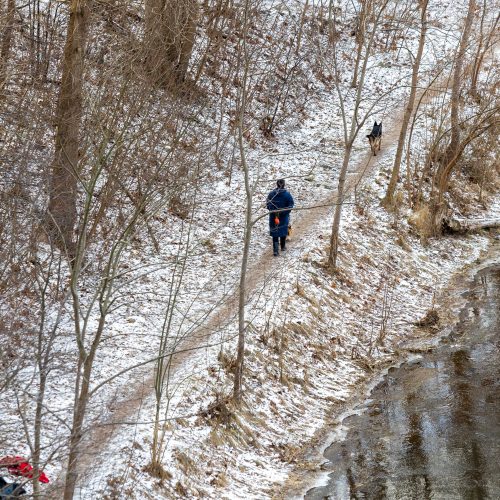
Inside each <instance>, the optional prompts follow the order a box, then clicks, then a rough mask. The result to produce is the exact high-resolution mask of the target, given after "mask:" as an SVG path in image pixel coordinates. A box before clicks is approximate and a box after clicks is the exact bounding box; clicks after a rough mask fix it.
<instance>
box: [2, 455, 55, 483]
mask: <svg viewBox="0 0 500 500" xmlns="http://www.w3.org/2000/svg"><path fill="white" fill-rule="evenodd" d="M0 467H7V470H8V471H9V472H10V473H11V474H12V475H13V476H23V477H27V478H29V479H32V478H33V467H32V466H31V465H30V463H29V462H28V461H27V460H26V459H25V458H23V457H17V456H16V457H3V458H0ZM38 480H39V481H40V482H41V483H48V482H49V478H48V477H47V476H46V475H45V474H44V473H43V472H42V471H40V477H39V478H38Z"/></svg>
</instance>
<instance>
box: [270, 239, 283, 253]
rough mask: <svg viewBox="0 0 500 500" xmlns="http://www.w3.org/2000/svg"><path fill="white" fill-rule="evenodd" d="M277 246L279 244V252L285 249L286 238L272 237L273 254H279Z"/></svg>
mask: <svg viewBox="0 0 500 500" xmlns="http://www.w3.org/2000/svg"><path fill="white" fill-rule="evenodd" d="M279 244H281V250H284V249H285V246H286V236H281V237H279V236H273V252H274V253H275V254H276V253H279Z"/></svg>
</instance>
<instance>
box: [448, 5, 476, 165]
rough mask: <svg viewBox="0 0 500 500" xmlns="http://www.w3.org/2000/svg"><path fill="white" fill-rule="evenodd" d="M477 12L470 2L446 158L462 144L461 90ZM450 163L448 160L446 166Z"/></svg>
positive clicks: (457, 63) (456, 74)
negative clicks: (466, 55)
mask: <svg viewBox="0 0 500 500" xmlns="http://www.w3.org/2000/svg"><path fill="white" fill-rule="evenodd" d="M475 10H476V1H475V0H469V7H468V10H467V17H466V18H465V24H464V29H463V32H462V37H461V38H460V45H459V48H458V53H457V58H456V60H455V69H454V73H453V84H452V88H451V113H450V121H451V137H450V143H449V145H448V148H447V150H446V155H445V156H446V158H448V159H450V158H453V157H454V156H455V154H456V151H457V149H458V146H459V144H460V123H459V117H458V114H459V110H460V88H461V83H462V80H463V67H464V62H465V53H466V50H467V47H468V45H469V38H470V33H471V30H472V21H473V19H474V13H475ZM447 163H449V162H448V161H447V160H446V161H444V164H447Z"/></svg>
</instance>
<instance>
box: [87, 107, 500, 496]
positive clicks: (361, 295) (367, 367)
mask: <svg viewBox="0 0 500 500" xmlns="http://www.w3.org/2000/svg"><path fill="white" fill-rule="evenodd" d="M393 116H394V113H393ZM399 125H400V116H399V115H397V114H396V116H394V118H393V120H392V121H391V122H389V121H387V122H386V131H387V132H386V134H385V135H384V141H383V148H382V151H381V153H380V154H379V155H378V156H377V157H373V156H372V155H371V153H370V152H369V151H368V148H366V150H365V151H360V153H359V154H358V156H357V159H356V161H355V162H352V164H351V166H350V169H349V172H350V176H349V180H348V188H347V193H348V200H350V201H351V202H353V201H354V186H356V191H357V196H359V197H360V198H361V199H362V201H358V202H357V203H356V204H354V203H353V204H352V205H350V204H349V201H348V202H347V204H346V215H345V217H346V224H345V225H346V226H347V227H346V228H345V229H344V230H343V232H342V247H343V248H345V250H344V252H346V253H345V254H344V253H343V252H342V254H341V255H342V257H341V262H342V264H341V266H340V272H339V273H338V274H336V275H330V274H329V271H328V270H327V269H326V268H325V267H324V263H325V262H326V253H325V252H326V250H327V243H328V237H329V228H328V224H325V221H331V220H332V216H333V209H332V203H333V202H334V201H335V199H336V198H335V193H333V194H330V195H328V196H326V197H324V198H318V199H316V200H314V203H313V204H314V205H315V206H316V205H317V206H319V207H320V208H315V209H314V210H305V211H303V212H300V211H298V212H296V213H295V214H294V224H293V228H294V232H293V237H292V238H291V241H290V243H289V247H288V251H287V253H286V254H285V255H282V256H280V257H279V258H278V259H274V258H273V257H272V256H271V251H270V243H269V240H265V242H266V244H265V245H264V246H263V247H262V249H261V250H260V252H259V253H254V254H253V260H252V264H251V266H250V270H249V278H248V292H249V302H248V303H249V304H251V307H252V309H255V310H259V309H261V310H262V309H264V311H265V309H266V305H265V303H266V302H271V301H273V302H274V304H273V308H274V311H272V313H271V315H275V316H276V317H279V318H285V319H282V321H283V323H282V324H281V325H275V326H273V327H270V326H269V324H267V325H266V324H265V321H266V320H267V321H268V317H269V315H270V314H269V312H266V311H265V312H264V318H265V319H261V318H259V317H258V314H255V318H254V319H253V320H252V325H253V326H252V330H251V331H252V332H253V333H252V335H251V337H250V339H249V346H248V353H247V355H248V360H249V362H248V365H247V367H246V370H247V372H246V376H245V379H250V380H247V381H246V382H245V393H246V395H245V397H244V405H243V408H244V410H243V411H238V410H236V409H235V408H233V407H232V406H231V403H230V402H229V401H228V399H227V398H226V396H227V395H228V393H230V390H231V385H230V383H231V377H230V376H229V380H228V381H227V382H226V387H227V391H228V392H225V393H224V392H223V391H222V392H217V393H212V394H211V395H209V394H207V393H205V395H204V397H202V398H201V399H200V396H198V398H197V399H196V398H193V400H191V401H188V404H187V405H186V404H185V401H184V402H183V401H182V400H181V401H180V402H179V407H178V408H176V410H175V412H174V415H175V414H177V413H180V414H183V412H184V414H186V415H188V416H187V417H186V418H178V417H174V420H173V422H172V423H169V427H168V432H170V433H171V438H170V439H171V441H172V442H171V443H170V444H169V447H170V448H171V449H172V450H173V453H172V455H171V458H170V459H167V461H166V464H168V465H166V466H165V468H166V470H167V471H169V473H172V474H173V476H172V478H171V479H170V480H169V481H167V482H165V481H164V480H159V481H158V482H157V483H154V482H153V483H151V484H150V486H139V484H142V481H143V480H144V479H145V478H146V477H147V476H145V475H144V473H142V472H141V471H140V469H139V468H138V467H137V465H138V464H141V463H142V464H144V463H145V462H146V461H147V455H148V452H147V451H146V450H147V445H146V443H147V442H148V438H147V437H141V433H140V431H137V430H136V431H135V435H134V441H133V446H132V447H131V446H130V444H124V443H126V442H127V440H129V439H130V438H129V437H127V433H126V432H124V431H123V430H118V432H117V434H114V435H113V433H112V431H113V430H114V429H115V426H114V425H112V424H113V422H116V423H119V422H123V421H134V422H140V421H141V415H144V416H146V415H148V414H149V413H150V410H148V409H147V405H148V403H147V401H148V397H149V392H150V391H151V390H152V389H151V387H152V382H153V380H152V376H151V377H150V378H146V379H143V380H141V382H140V384H137V387H136V388H134V389H133V390H129V391H128V394H127V399H125V400H123V401H121V402H120V403H119V404H116V405H115V406H114V408H113V414H112V417H111V418H110V419H109V421H108V422H107V424H109V425H106V426H105V427H101V428H99V429H97V431H96V432H95V433H91V434H90V436H89V438H88V444H87V453H88V456H87V460H86V467H87V474H88V477H89V479H88V484H87V487H86V488H84V489H82V491H81V496H82V498H87V497H88V498H90V497H91V496H92V495H94V494H95V491H96V490H97V491H102V489H101V488H102V482H103V479H102V477H101V476H99V474H98V473H97V474H96V463H99V462H101V461H103V473H104V474H105V476H106V477H107V482H108V486H107V488H105V490H104V491H105V492H110V491H111V492H114V493H113V494H115V495H118V497H121V496H123V495H124V492H127V491H131V489H130V488H132V486H131V485H132V484H134V485H135V486H134V488H136V489H140V490H142V495H144V496H145V497H147V498H161V497H162V496H163V495H164V494H167V491H168V496H170V495H173V496H176V495H179V496H180V497H184V496H188V497H189V496H193V497H210V498H266V497H276V498H289V497H290V496H293V495H294V494H296V493H300V492H303V491H304V490H305V488H306V487H307V486H310V485H311V484H312V483H311V481H312V480H313V478H314V477H321V472H320V462H321V460H320V459H319V457H318V456H317V455H316V453H317V450H316V451H315V446H318V444H321V443H322V442H325V440H327V439H328V438H329V435H331V430H329V427H328V425H327V424H328V422H336V421H338V418H339V417H340V415H341V413H342V412H344V411H345V410H346V408H349V407H350V405H353V404H354V403H353V402H354V401H356V400H357V399H358V398H359V397H360V395H361V394H364V393H365V392H366V390H367V388H368V387H369V386H370V385H371V384H373V381H374V380H376V379H377V377H378V374H379V373H380V371H381V370H383V369H386V368H387V367H388V366H389V365H392V364H394V363H395V362H397V360H399V359H402V358H403V357H404V353H405V352H407V349H410V350H414V349H415V348H416V347H415V346H416V345H418V340H421V341H422V342H424V343H425V342H426V341H427V339H428V338H429V336H430V338H432V337H433V336H436V335H439V332H440V331H442V329H445V328H446V326H447V325H448V324H450V323H453V321H454V319H455V316H454V314H455V312H456V310H457V308H458V307H459V306H460V304H461V300H462V299H461V298H460V295H459V293H458V292H457V291H456V289H455V287H454V285H453V284H452V283H453V278H454V276H455V275H456V273H459V274H460V273H463V270H464V268H465V267H467V266H469V265H471V264H473V263H475V262H477V261H478V259H479V258H481V257H483V258H484V256H485V255H487V254H488V251H489V250H488V249H490V242H491V241H494V240H492V239H491V238H490V237H489V236H488V235H486V234H485V235H471V236H466V237H456V236H450V237H446V238H444V239H443V240H441V241H432V242H431V243H430V244H429V245H427V246H422V245H421V244H420V243H418V242H417V240H415V237H412V236H409V237H408V236H403V234H406V233H407V229H408V228H402V227H398V224H397V223H396V221H395V220H391V219H392V218H391V217H390V216H388V215H387V214H386V213H385V212H384V211H383V210H382V209H381V208H380V207H379V206H378V205H379V203H380V199H381V196H382V194H383V188H384V186H385V184H386V182H387V172H388V168H389V167H390V165H391V162H392V159H393V155H394V151H395V146H396V144H397V138H398V135H399ZM488 214H489V215H490V216H491V217H498V216H499V215H500V204H499V200H498V198H496V201H495V202H494V203H493V204H492V205H491V207H490V211H489V212H488ZM347 221H348V222H347ZM406 238H409V239H408V240H406ZM492 248H493V255H491V252H490V255H489V257H490V258H494V259H495V258H498V246H494V247H492ZM329 287H331V289H330V290H328V288H329ZM236 294H237V290H234V291H232V292H231V291H229V292H228V294H227V297H226V298H225V301H224V303H223V304H222V305H220V306H219V307H218V308H216V309H215V310H214V311H213V312H212V313H211V316H210V317H209V319H208V320H207V321H206V322H205V323H204V324H203V325H202V327H201V328H198V329H197V330H194V331H193V333H192V335H191V336H190V337H189V338H187V339H184V340H182V341H181V343H180V345H179V349H180V350H181V351H182V350H183V349H186V350H187V352H186V353H184V354H181V355H179V356H177V357H176V358H174V362H173V365H172V370H171V373H170V377H171V379H172V384H173V385H174V386H176V387H179V386H182V384H183V381H185V380H186V379H189V380H190V386H189V387H190V390H193V374H196V373H199V367H200V366H205V367H206V369H207V370H208V372H209V373H211V374H212V376H213V375H214V369H215V365H214V364H213V363H214V360H215V357H218V359H219V360H220V359H221V353H222V352H225V353H228V354H226V355H228V356H231V354H230V353H231V348H230V347H229V348H228V346H227V344H226V345H225V346H224V348H221V347H219V346H216V347H212V348H209V347H207V348H205V349H203V345H209V344H211V343H213V332H219V331H221V330H228V329H229V331H231V328H233V330H232V331H234V327H235V326H234V324H235V311H236V302H237V295H236ZM259 304H260V305H259ZM432 308H436V310H437V311H438V312H439V316H440V323H439V327H438V326H434V327H433V328H431V329H430V330H429V329H425V328H424V329H422V328H418V327H416V326H414V325H415V323H416V322H417V321H418V320H420V319H421V318H422V317H424V316H425V314H426V313H427V311H428V310H430V309H432ZM361 315H362V316H363V318H362V317H361ZM362 323H371V326H370V327H368V328H366V326H365V328H363V325H362ZM254 325H255V326H254ZM363 331H364V333H363ZM366 332H370V334H369V337H367V336H366ZM316 333H319V334H320V338H318V337H316ZM358 335H360V337H358ZM409 339H411V340H412V342H411V343H409V345H408V346H405V342H406V341H408V340H409ZM414 341H417V343H415V342H414ZM290 344H293V347H291V346H290ZM325 346H328V348H326V347H325ZM200 347H201V348H202V352H203V354H200V352H199V350H198V349H199V348H200ZM288 349H290V352H286V351H287V350H288ZM266 352H267V354H266ZM268 356H269V357H268ZM280 358H281V359H280ZM309 360H310V361H309ZM269 362H270V364H268V363H269ZM273 362H274V363H275V364H276V366H272V365H273ZM311 362H312V365H311V364H310V363H311ZM226 363H228V364H229V365H230V360H229V361H226ZM228 369H230V368H228ZM217 376H218V377H220V376H221V375H217ZM222 377H227V373H226V374H224V375H222ZM265 377H271V382H270V384H269V386H268V385H267V384H266V383H265ZM196 379H197V377H196V376H195V379H194V380H195V381H194V383H195V384H196V383H198V384H199V383H202V385H203V384H204V383H205V381H204V380H203V377H202V378H201V379H198V380H197V382H196ZM273 379H275V380H274V382H273V381H272V380H273ZM280 379H281V380H280ZM228 383H229V385H227V384H228ZM219 390H220V389H219ZM203 392H204V390H203V388H202V387H199V394H200V395H201V394H203ZM131 394H132V397H130V395H131ZM207 396H209V397H208V399H207ZM300 398H302V401H300ZM207 406H208V407H209V408H210V407H215V410H212V412H211V413H210V412H206V411H203V410H202V411H201V413H200V412H199V411H198V412H197V411H196V408H197V407H200V408H205V407H207ZM197 413H198V414H197ZM189 415H193V416H189ZM200 415H201V416H200ZM116 428H118V426H116ZM118 429H119V428H118ZM118 450H121V451H120V452H119V451H118ZM311 450H312V451H311ZM311 453H312V455H313V456H315V458H314V459H311ZM123 454H124V455H123ZM117 455H122V456H125V457H127V463H123V464H122V465H121V466H119V468H120V471H121V472H120V473H118V474H117V473H116V472H114V473H112V474H110V473H109V468H108V465H107V464H109V463H110V462H111V461H113V462H114V463H115V466H116V464H117V463H120V462H119V461H118V462H115V460H116V456H117ZM97 470H99V468H98V469H97ZM104 471H106V472H104ZM313 471H315V472H316V475H313ZM169 476H170V474H169ZM287 476H289V477H288V479H286V478H287ZM207 477H208V484H209V485H210V486H209V487H208V486H207ZM141 478H142V479H141ZM256 478H258V479H256ZM283 481H284V486H276V484H277V483H278V484H279V483H281V482H283ZM168 483H170V484H171V485H173V487H174V491H172V490H171V489H170V487H169V486H168ZM93 484H95V487H92V485H93ZM100 485H101V486H100ZM94 488H96V490H95V489H94ZM127 488H129V489H128V490H127ZM142 488H144V489H142ZM294 492H295V493H294ZM108 494H109V493H108ZM127 495H128V493H127Z"/></svg>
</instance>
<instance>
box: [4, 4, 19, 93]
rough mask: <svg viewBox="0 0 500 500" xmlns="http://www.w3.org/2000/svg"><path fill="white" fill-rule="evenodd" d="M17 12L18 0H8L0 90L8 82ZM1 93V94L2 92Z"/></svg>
mask: <svg viewBox="0 0 500 500" xmlns="http://www.w3.org/2000/svg"><path fill="white" fill-rule="evenodd" d="M15 13H16V1H15V0H8V1H7V11H6V13H5V24H4V26H2V27H3V37H2V48H1V50H0V92H1V91H2V89H3V87H4V85H5V83H6V82H7V79H8V77H7V65H8V62H9V57H10V49H11V46H12V33H13V32H14V16H15ZM0 95H1V94H0Z"/></svg>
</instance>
